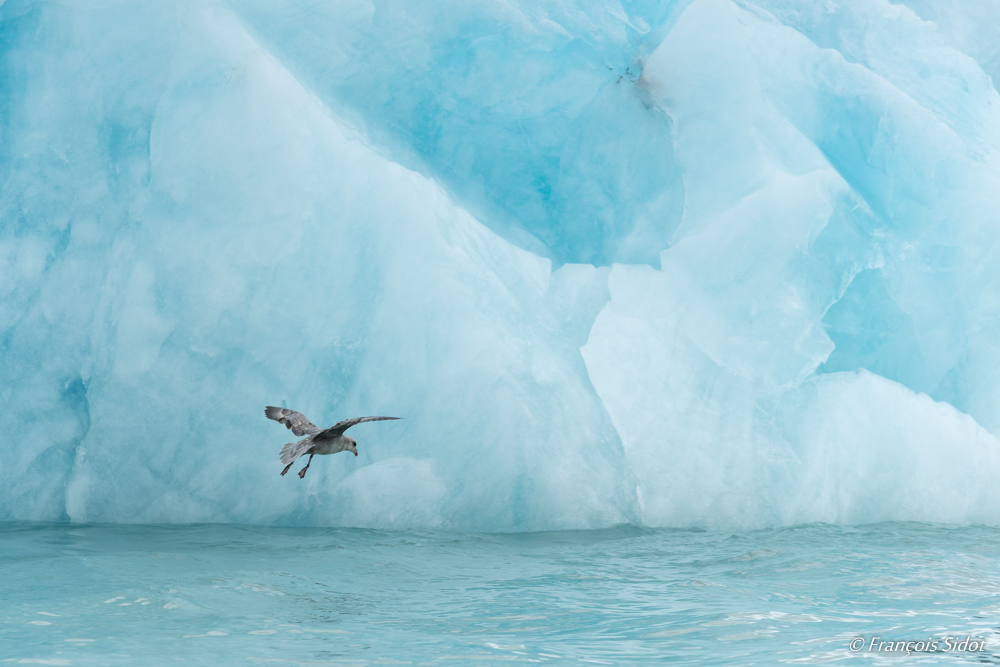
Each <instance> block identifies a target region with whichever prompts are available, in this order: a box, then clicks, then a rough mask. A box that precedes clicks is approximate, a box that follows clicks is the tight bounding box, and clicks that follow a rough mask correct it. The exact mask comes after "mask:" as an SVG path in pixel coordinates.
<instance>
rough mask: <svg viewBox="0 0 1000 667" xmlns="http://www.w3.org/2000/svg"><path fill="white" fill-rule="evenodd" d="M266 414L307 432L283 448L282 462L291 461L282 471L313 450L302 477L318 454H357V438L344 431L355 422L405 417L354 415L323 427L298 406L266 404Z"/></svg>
mask: <svg viewBox="0 0 1000 667" xmlns="http://www.w3.org/2000/svg"><path fill="white" fill-rule="evenodd" d="M264 414H265V415H266V416H267V418H268V419H273V420H274V421H276V422H279V423H281V424H284V425H285V426H287V427H288V430H289V431H291V432H292V433H294V434H295V435H304V436H306V437H305V438H303V439H302V440H299V441H298V442H290V443H288V444H287V445H285V446H284V447H282V448H281V462H282V463H286V464H287V465H286V466H285V469H284V470H282V471H281V474H282V475H284V474H285V473H286V472H288V469H289V468H291V467H292V464H293V463H295V459H297V458H299V457H300V456H302V455H303V454H306V453H308V454H309V461H308V462H307V463H306V467H305V468H303V469H302V470H300V471H299V478H300V479H304V478H305V476H306V470H309V465H310V464H311V463H312V460H313V457H314V456H316V455H317V454H321V455H325V454H336V453H337V452H342V451H344V450H345V449H346V450H347V451H349V452H354V455H355V456H357V455H358V443H357V441H356V440H355V439H354V438H349V437H347V436H346V435H344V431H346V430H347V429H349V428H351V427H352V426H354V425H355V424H362V423H364V422H380V421H385V420H387V419H401V417H355V418H354V419H345V420H344V421H342V422H337V423H336V424H334V425H333V426H331V427H330V428H328V429H326V430H323V429H320V427H318V426H316V424H313V423H312V422H311V421H309V420H308V419H307V418H306V416H305V415H304V414H302V413H301V412H296V411H295V410H289V409H287V408H276V407H274V406H271V405H269V406H267V407H266V408H264Z"/></svg>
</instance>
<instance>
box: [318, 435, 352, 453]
mask: <svg viewBox="0 0 1000 667" xmlns="http://www.w3.org/2000/svg"><path fill="white" fill-rule="evenodd" d="M345 449H347V438H345V437H344V436H342V435H338V436H337V437H335V438H333V439H331V440H326V439H324V440H320V441H319V442H317V443H316V444H314V445H313V447H312V451H311V452H310V453H311V454H336V453H337V452H342V451H344V450H345Z"/></svg>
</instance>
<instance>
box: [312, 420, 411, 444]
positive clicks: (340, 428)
mask: <svg viewBox="0 0 1000 667" xmlns="http://www.w3.org/2000/svg"><path fill="white" fill-rule="evenodd" d="M387 419H402V417H355V418H354V419H345V420H344V421H342V422H337V423H336V424H334V425H333V426H331V427H330V428H328V429H326V430H325V431H320V432H319V434H318V435H317V436H316V439H317V440H319V439H323V438H332V437H334V436H338V435H340V434H342V433H343V432H344V431H346V430H347V429H349V428H351V427H352V426H354V425H355V424H361V423H363V422H380V421H385V420H387Z"/></svg>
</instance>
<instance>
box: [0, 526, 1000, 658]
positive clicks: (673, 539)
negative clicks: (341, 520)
mask: <svg viewBox="0 0 1000 667" xmlns="http://www.w3.org/2000/svg"><path fill="white" fill-rule="evenodd" d="M998 557H1000V530H996V529H992V528H978V527H971V528H969V527H966V528H953V527H941V526H932V525H924V524H881V525H875V526H867V527H860V528H858V527H834V526H825V525H815V526H805V527H799V528H790V529H783V530H768V531H759V532H752V533H739V534H729V533H708V532H692V531H672V530H645V529H637V528H632V527H622V528H617V529H611V530H605V531H593V532H558V533H536V534H510V535H486V534H452V533H430V532H385V531H370V530H353V529H336V530H333V529H287V528H281V529H278V528H260V527H241V526H226V525H199V526H75V525H24V524H16V525H15V524H6V525H4V526H3V527H2V528H0V590H2V598H0V600H2V602H0V659H2V660H3V661H7V662H13V663H22V664H50V665H142V664H156V665H163V664H173V663H175V662H186V663H188V664H213V663H214V664H254V663H258V662H260V663H265V662H274V663H278V664H293V665H297V664H302V665H307V664H308V665H316V664H321V665H364V664H414V665H417V664H425V665H427V664H430V665H437V664H441V665H466V664H468V665H474V664H498V663H499V664H503V663H505V662H530V663H532V664H538V663H545V664H587V663H591V664H618V665H624V664H635V665H638V664H655V663H659V662H663V661H670V662H672V663H675V664H691V665H711V664H760V665H768V664H779V663H794V664H800V663H803V664H812V663H820V662H829V661H838V662H847V663H848V664H854V663H857V664H871V663H870V662H862V661H870V660H873V659H874V660H876V661H882V660H887V661H891V662H892V663H893V664H913V663H914V662H917V661H919V662H921V663H928V664H931V663H933V664H953V663H959V664H965V663H967V662H969V661H972V662H979V663H982V662H988V663H994V664H995V663H1000V657H998V655H997V650H998V648H1000V635H998V627H1000V568H998V567H997V563H998ZM873 636H878V637H880V639H879V640H878V641H877V642H876V644H875V648H877V647H878V645H879V642H885V641H893V642H896V641H903V640H911V641H920V640H923V641H925V642H927V641H930V640H932V639H933V640H935V641H939V642H940V644H939V646H938V648H939V651H938V652H936V653H927V652H924V653H913V654H912V655H911V656H909V657H907V656H906V654H905V652H902V653H888V652H887V651H886V650H885V647H884V646H883V650H882V651H881V652H879V651H877V650H869V641H870V639H871V637H873ZM966 636H971V637H972V638H973V639H974V640H975V639H979V638H981V639H985V640H986V647H985V650H982V651H979V650H977V651H972V652H970V651H968V650H965V651H964V652H960V651H957V650H952V651H946V650H944V648H945V645H944V643H943V642H944V640H945V639H946V638H948V637H956V638H962V639H964V638H965V637H966ZM858 637H861V638H863V639H864V647H863V648H862V650H860V651H852V650H851V644H850V643H851V641H852V640H854V639H855V638H858ZM966 649H967V647H966Z"/></svg>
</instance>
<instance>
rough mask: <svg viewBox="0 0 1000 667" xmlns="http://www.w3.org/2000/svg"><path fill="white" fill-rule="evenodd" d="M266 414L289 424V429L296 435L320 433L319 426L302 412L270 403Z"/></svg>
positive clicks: (286, 424)
mask: <svg viewBox="0 0 1000 667" xmlns="http://www.w3.org/2000/svg"><path fill="white" fill-rule="evenodd" d="M264 414H265V415H267V418H268V419H273V420H274V421H276V422H280V423H282V424H284V425H285V426H287V427H288V430H289V431H291V432H292V433H294V434H295V435H316V434H317V433H319V426H316V424H313V423H312V422H311V421H309V420H308V419H306V416H305V415H304V414H302V413H301V412H296V411H295V410H289V409H288V408H276V407H274V406H271V405H269V406H267V407H266V408H264Z"/></svg>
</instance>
